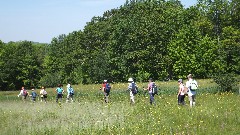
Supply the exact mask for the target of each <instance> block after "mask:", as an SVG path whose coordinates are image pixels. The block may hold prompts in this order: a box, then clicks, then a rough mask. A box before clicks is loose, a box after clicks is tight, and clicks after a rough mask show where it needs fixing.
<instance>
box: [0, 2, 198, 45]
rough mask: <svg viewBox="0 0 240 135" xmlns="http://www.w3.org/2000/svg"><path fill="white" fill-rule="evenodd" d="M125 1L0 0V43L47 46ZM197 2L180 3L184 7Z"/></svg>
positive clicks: (81, 28) (80, 28)
mask: <svg viewBox="0 0 240 135" xmlns="http://www.w3.org/2000/svg"><path fill="white" fill-rule="evenodd" d="M125 1H126V0H1V1H0V40H1V41H3V42H5V43H7V42H9V41H14V42H16V41H23V40H27V41H34V42H40V43H50V42H51V40H52V38H54V37H58V36H59V35H61V34H66V35H67V34H69V33H71V32H73V31H78V30H83V29H84V26H86V23H87V22H90V21H91V19H92V17H94V16H102V15H103V13H104V12H105V11H107V10H111V9H114V8H118V7H120V6H121V5H123V4H124V3H125ZM196 2H197V0H181V3H182V4H183V5H184V6H185V7H189V6H191V5H194V4H196Z"/></svg>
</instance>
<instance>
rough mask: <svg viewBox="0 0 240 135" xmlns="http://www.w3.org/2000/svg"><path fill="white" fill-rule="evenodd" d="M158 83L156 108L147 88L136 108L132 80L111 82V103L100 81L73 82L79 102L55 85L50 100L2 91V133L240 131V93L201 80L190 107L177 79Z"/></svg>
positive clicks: (231, 132)
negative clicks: (180, 101) (58, 93)
mask: <svg viewBox="0 0 240 135" xmlns="http://www.w3.org/2000/svg"><path fill="white" fill-rule="evenodd" d="M157 84H158V86H159V87H160V91H161V93H160V94H159V95H157V96H156V97H155V100H156V103H157V104H156V106H151V105H150V104H149V98H148V95H144V92H143V91H142V92H140V94H138V95H136V104H135V105H133V106H131V105H130V102H129V93H128V92H127V91H126V87H127V84H113V85H112V91H111V95H110V103H109V104H106V103H104V102H103V94H102V93H101V91H99V87H100V85H78V86H73V87H74V88H75V91H76V94H75V102H74V103H65V102H62V103H61V104H59V103H56V102H55V93H54V90H55V89H54V88H52V89H47V91H48V93H49V94H48V95H49V97H48V102H47V103H44V102H40V101H39V100H37V102H35V103H32V102H31V101H30V99H27V101H25V102H24V101H22V100H21V99H20V98H18V97H17V96H16V95H17V94H18V93H17V92H1V93H0V97H1V100H0V114H1V115H0V120H1V121H0V129H1V130H0V134H37V135H41V134H49V135H53V134H74V135H75V134H80V135H81V134H97V135H98V134H127V135H128V134H137V135H138V134H141V135H142V134H144V135H145V134H146V135H147V134H203V135H205V134H228V135H229V134H234V135H235V134H240V126H239V125H240V114H239V112H240V108H239V107H238V105H239V104H240V100H239V96H238V95H236V94H233V93H222V94H219V93H217V94H214V93H208V91H211V90H212V89H213V88H216V89H217V87H216V85H215V84H214V83H213V82H211V81H205V80H199V84H200V88H201V89H200V90H199V92H198V95H197V104H196V107H194V108H190V107H189V106H188V105H185V106H178V105H177V95H176V93H177V83H176V82H157ZM138 85H139V87H140V88H142V87H143V86H146V83H141V84H138ZM207 89H209V90H207ZM37 92H38V93H39V90H37ZM64 101H65V99H64ZM185 101H186V103H188V99H187V98H186V99H185Z"/></svg>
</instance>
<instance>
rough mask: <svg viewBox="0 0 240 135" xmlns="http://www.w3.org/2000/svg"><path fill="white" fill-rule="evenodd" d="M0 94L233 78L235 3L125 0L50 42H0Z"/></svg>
mask: <svg viewBox="0 0 240 135" xmlns="http://www.w3.org/2000/svg"><path fill="white" fill-rule="evenodd" d="M0 48H1V49H0V70H1V72H0V78H1V80H0V90H13V89H19V88H20V87H21V86H22V85H24V86H25V87H37V86H41V85H44V86H47V87H54V86H56V85H57V84H58V83H69V82H71V83H72V84H79V83H83V84H88V83H99V82H101V81H102V80H103V79H109V80H112V81H114V82H125V81H126V79H127V78H129V77H134V78H136V79H137V81H146V80H147V79H148V78H149V77H151V78H153V79H155V80H169V79H177V78H186V75H187V74H189V73H192V74H193V75H194V76H195V77H196V78H209V77H211V76H213V75H214V74H218V73H233V74H238V75H239V74H240V53H239V52H240V1H239V0H231V1H228V0H214V1H213V0H198V3H197V4H196V5H194V6H191V7H188V8H184V6H183V5H182V4H181V2H180V1H178V0H168V1H165V0H127V1H126V2H125V4H124V5H122V6H120V7H118V8H116V9H111V10H108V11H106V12H104V14H103V15H102V16H94V17H92V19H91V21H90V22H88V23H87V24H86V26H85V27H84V29H83V30H79V31H73V32H71V33H69V34H68V35H65V34H62V35H59V36H58V37H54V38H53V39H52V41H51V43H50V44H40V43H34V42H31V41H20V42H8V43H3V42H2V41H0Z"/></svg>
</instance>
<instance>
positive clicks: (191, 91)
mask: <svg viewBox="0 0 240 135" xmlns="http://www.w3.org/2000/svg"><path fill="white" fill-rule="evenodd" d="M193 81H194V83H195V84H196V85H197V81H195V80H193V79H191V78H190V79H189V80H188V81H187V82H186V87H187V88H188V95H189V96H192V95H196V91H195V90H194V91H193V90H190V86H191V85H190V83H191V82H193Z"/></svg>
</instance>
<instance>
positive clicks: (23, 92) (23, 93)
mask: <svg viewBox="0 0 240 135" xmlns="http://www.w3.org/2000/svg"><path fill="white" fill-rule="evenodd" d="M19 96H22V100H23V101H25V100H26V99H27V96H28V91H27V90H26V89H25V88H24V87H22V89H21V91H20V93H19V94H18V97H19Z"/></svg>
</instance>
